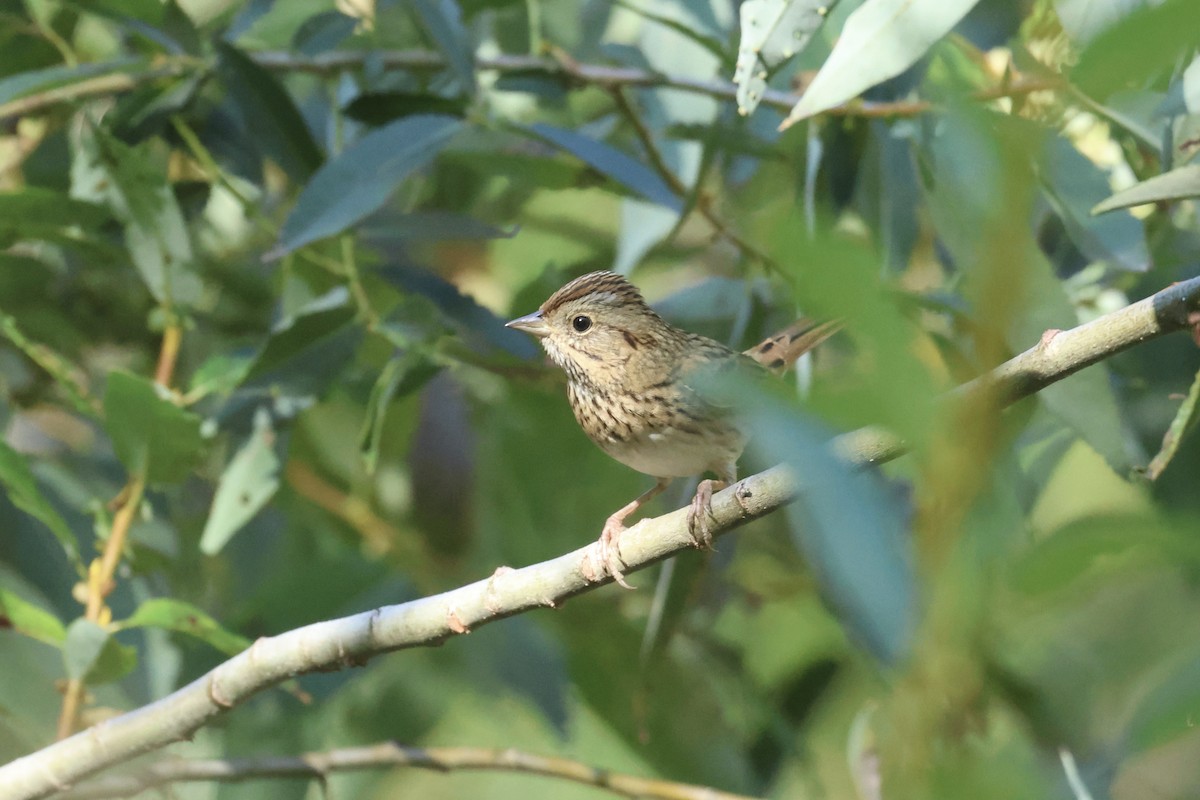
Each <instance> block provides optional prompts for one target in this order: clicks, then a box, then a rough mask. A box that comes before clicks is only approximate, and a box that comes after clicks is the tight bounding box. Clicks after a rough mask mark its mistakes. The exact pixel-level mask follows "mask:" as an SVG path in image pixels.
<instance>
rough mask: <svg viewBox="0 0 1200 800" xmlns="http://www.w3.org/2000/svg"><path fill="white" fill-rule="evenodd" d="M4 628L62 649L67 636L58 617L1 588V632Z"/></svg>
mask: <svg viewBox="0 0 1200 800" xmlns="http://www.w3.org/2000/svg"><path fill="white" fill-rule="evenodd" d="M4 628H11V629H13V630H14V631H16V632H17V633H20V634H22V635H24V636H28V637H29V638H31V639H37V640H38V641H39V642H44V643H45V644H48V645H52V646H54V647H61V646H62V644H63V640H64V639H65V638H66V636H67V631H66V628H64V627H63V624H62V622H60V621H59V619H58V617H56V616H54V615H53V614H51V613H50V612H49V611H46V610H45V609H44V608H40V607H38V606H36V605H34V604H33V603H30V602H29V601H27V600H25V599H23V598H22V597H20V596H19V595H18V594H16V593H15V592H11V591H9V590H7V589H4V588H0V630H2V629H4Z"/></svg>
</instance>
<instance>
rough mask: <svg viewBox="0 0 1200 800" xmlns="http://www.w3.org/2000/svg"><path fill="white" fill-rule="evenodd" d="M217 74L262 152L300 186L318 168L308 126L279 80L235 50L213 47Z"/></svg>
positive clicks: (318, 157)
mask: <svg viewBox="0 0 1200 800" xmlns="http://www.w3.org/2000/svg"><path fill="white" fill-rule="evenodd" d="M217 52H218V54H219V57H218V59H217V75H218V77H219V78H220V80H221V83H222V84H224V86H225V91H226V92H228V93H229V97H230V99H232V100H233V104H234V105H235V106H236V107H237V109H238V113H239V114H241V117H242V121H243V123H244V124H245V126H246V130H247V132H249V133H250V135H252V136H253V137H254V142H255V144H257V145H258V147H259V148H261V150H262V152H263V153H264V154H265V155H267V156H269V157H270V158H272V159H274V160H275V162H276V163H278V164H279V166H280V167H282V168H283V170H284V171H285V172H287V173H288V175H290V176H291V177H292V178H293V179H294V180H296V181H297V182H299V183H303V182H304V181H305V180H307V179H308V177H309V176H310V175H312V173H313V172H314V171H316V169H317V168H318V167H319V166H320V165H321V161H322V154H321V148H320V147H318V146H317V143H316V141H315V140H314V139H313V137H312V134H311V133H310V132H309V130H308V124H307V123H306V122H305V121H304V117H302V116H300V112H299V111H298V110H297V109H296V105H295V103H293V102H292V98H291V96H290V95H289V94H288V93H287V91H286V90H285V89H284V88H283V86H282V85H281V84H280V83H279V79H278V78H276V77H275V76H274V75H272V74H271V73H270V72H268V71H267V70H265V69H263V68H262V67H260V66H259V65H258V64H256V63H255V62H254V61H253V60H251V59H250V58H249V57H248V56H247V55H246V54H245V53H243V52H242V51H241V50H238V49H237V48H236V47H234V46H232V45H229V44H225V43H224V42H222V43H219V44H218V45H217Z"/></svg>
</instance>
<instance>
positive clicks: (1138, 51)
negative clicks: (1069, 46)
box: [1070, 0, 1200, 100]
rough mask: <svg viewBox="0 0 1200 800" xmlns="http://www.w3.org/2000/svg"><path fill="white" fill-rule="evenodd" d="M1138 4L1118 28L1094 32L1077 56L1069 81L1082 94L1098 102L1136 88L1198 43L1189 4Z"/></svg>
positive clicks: (1181, 0)
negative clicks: (1072, 82)
mask: <svg viewBox="0 0 1200 800" xmlns="http://www.w3.org/2000/svg"><path fill="white" fill-rule="evenodd" d="M1139 6H1140V7H1139V8H1137V9H1134V10H1132V11H1131V13H1129V14H1128V16H1125V17H1124V18H1123V19H1121V22H1120V24H1115V25H1110V26H1108V27H1106V28H1104V30H1102V31H1100V32H1099V33H1098V34H1096V35H1095V36H1094V37H1093V38H1092V39H1091V40H1090V41H1089V42H1088V44H1087V47H1085V48H1084V50H1083V52H1082V53H1080V56H1079V61H1078V63H1077V64H1076V65H1075V68H1074V69H1073V70H1071V73H1070V77H1071V79H1072V81H1074V82H1075V83H1076V84H1077V85H1078V86H1079V88H1080V89H1081V90H1082V91H1083V92H1084V93H1086V94H1088V95H1090V96H1092V97H1095V98H1097V99H1099V100H1103V99H1105V98H1107V97H1108V96H1109V95H1111V94H1112V93H1113V92H1115V91H1117V90H1119V89H1132V88H1139V87H1141V86H1142V85H1143V84H1144V82H1145V81H1146V80H1147V79H1148V78H1151V77H1153V76H1154V75H1156V74H1158V73H1159V72H1162V71H1165V70H1169V69H1172V68H1173V67H1175V66H1176V64H1177V63H1179V61H1180V59H1183V58H1190V57H1191V55H1192V50H1194V49H1195V47H1196V46H1197V45H1198V44H1200V31H1198V29H1197V26H1196V6H1195V3H1194V2H1193V0H1165V2H1158V3H1139ZM1126 8H1128V6H1126ZM1184 63H1186V61H1185V62H1184Z"/></svg>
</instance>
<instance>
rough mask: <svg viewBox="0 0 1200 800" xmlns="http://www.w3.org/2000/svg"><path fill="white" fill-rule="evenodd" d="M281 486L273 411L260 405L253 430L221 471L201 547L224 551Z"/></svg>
mask: <svg viewBox="0 0 1200 800" xmlns="http://www.w3.org/2000/svg"><path fill="white" fill-rule="evenodd" d="M278 489H279V456H278V455H276V454H275V431H274V430H273V429H272V426H271V415H270V413H268V412H267V411H266V410H265V409H263V408H260V409H258V411H257V412H256V413H255V415H254V430H253V431H252V432H251V433H250V437H249V438H248V439H246V441H245V443H244V444H243V445H242V447H241V449H240V450H238V451H237V453H235V454H234V456H233V458H231V459H230V460H229V466H227V467H226V468H225V471H224V472H223V473H221V481H220V483H219V484H217V493H216V495H215V496H214V497H213V503H212V509H211V510H210V511H209V512H208V521H207V522H206V523H205V524H204V533H203V534H202V535H201V536H200V551H201V552H202V553H204V554H205V555H214V554H216V553H219V552H220V551H221V548H223V547H224V546H225V545H226V543H228V542H229V540H230V539H232V538H233V536H234V534H236V533H237V532H238V531H239V530H241V529H242V526H243V525H245V524H246V523H247V522H249V521H250V520H251V519H253V517H254V515H255V514H257V513H258V512H259V511H260V510H261V509H262V507H263V506H265V505H266V504H267V503H268V502H269V501H270V499H271V498H272V497H274V496H275V492H276V491H277V490H278Z"/></svg>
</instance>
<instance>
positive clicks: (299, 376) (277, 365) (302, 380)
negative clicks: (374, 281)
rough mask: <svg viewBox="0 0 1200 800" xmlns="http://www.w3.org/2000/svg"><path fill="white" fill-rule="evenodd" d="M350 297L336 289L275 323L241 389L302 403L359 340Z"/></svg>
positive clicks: (317, 391) (340, 367) (314, 393)
mask: <svg viewBox="0 0 1200 800" xmlns="http://www.w3.org/2000/svg"><path fill="white" fill-rule="evenodd" d="M354 317H355V309H354V306H353V304H352V303H350V293H349V292H348V291H346V289H345V288H344V287H337V288H335V289H333V290H331V291H329V292H327V293H326V294H324V295H322V296H321V297H318V298H317V299H315V300H313V301H312V302H311V303H309V304H308V305H306V306H305V307H304V308H302V309H301V310H300V311H299V312H298V313H296V314H295V315H293V316H291V317H287V318H285V319H283V320H280V321H279V323H278V324H277V325H276V326H275V329H274V330H273V331H272V332H271V338H270V339H268V340H267V344H266V346H265V347H263V349H262V352H260V353H259V354H258V357H257V358H256V359H255V360H254V364H253V365H252V366H251V367H250V370H249V372H248V373H247V374H246V381H245V383H244V384H243V385H242V388H243V389H249V390H266V391H268V392H269V393H270V394H271V395H273V396H276V397H286V398H292V399H297V398H298V399H303V400H308V399H311V398H312V397H315V396H317V395H319V394H321V393H322V392H324V390H325V388H326V387H328V386H329V384H330V383H331V382H332V381H333V379H334V378H335V377H336V376H337V375H339V374H341V371H342V370H343V369H344V368H345V366H346V364H347V363H348V362H349V360H350V359H351V358H352V357H353V355H354V351H355V349H356V348H357V347H358V344H359V342H360V341H361V339H362V335H363V330H362V327H361V326H359V325H356V324H354Z"/></svg>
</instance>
